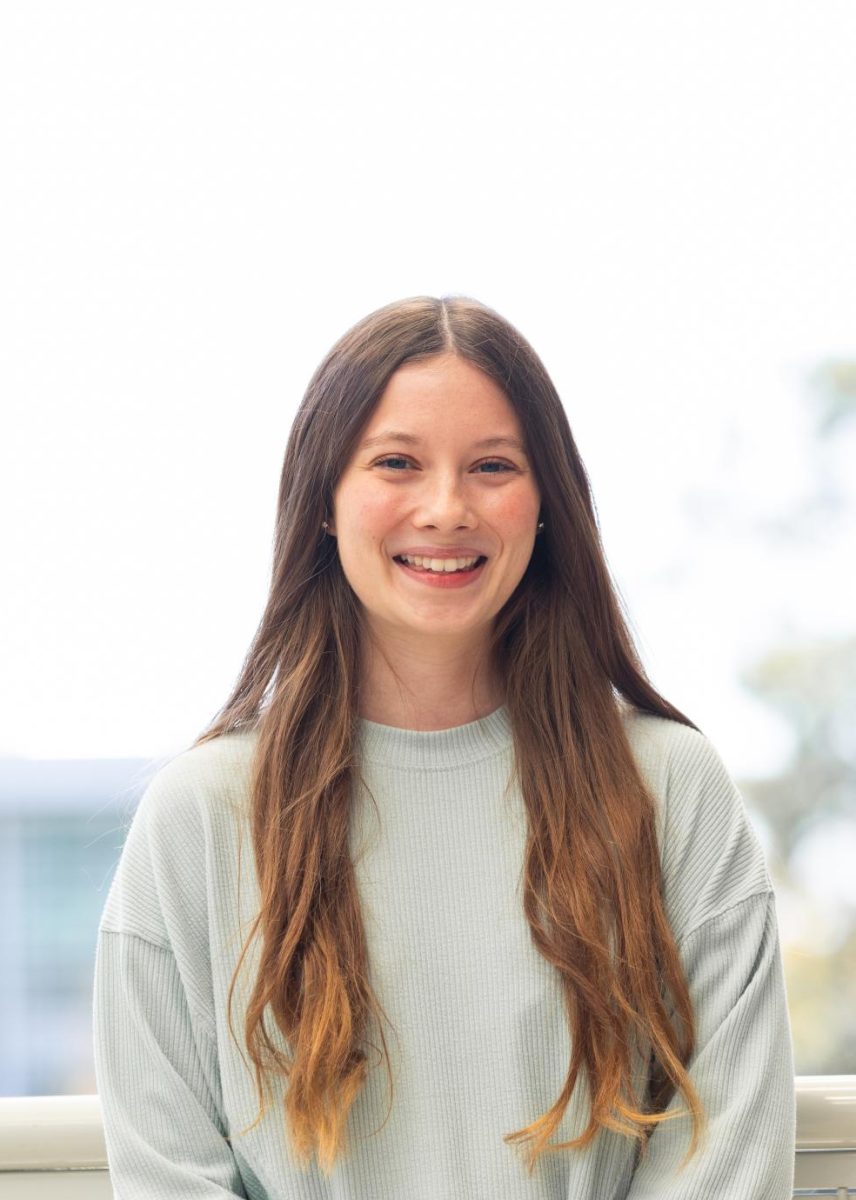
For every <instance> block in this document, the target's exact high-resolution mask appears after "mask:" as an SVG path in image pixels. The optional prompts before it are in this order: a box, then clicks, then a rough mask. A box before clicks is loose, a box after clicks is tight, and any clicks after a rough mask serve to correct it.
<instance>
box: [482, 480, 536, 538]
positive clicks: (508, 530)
mask: <svg viewBox="0 0 856 1200" xmlns="http://www.w3.org/2000/svg"><path fill="white" fill-rule="evenodd" d="M538 508H539V501H538V497H537V495H533V494H530V493H529V492H528V491H527V492H512V491H511V489H510V488H509V489H506V490H505V491H504V492H502V493H500V494H498V495H497V497H496V503H495V504H494V506H493V508H492V511H491V520H493V521H494V522H495V523H496V527H497V530H498V531H499V532H500V533H502V534H504V535H505V536H506V537H510V538H513V537H517V536H523V535H525V534H530V533H531V532H532V528H533V526H534V523H535V520H536V519H537V516H538Z"/></svg>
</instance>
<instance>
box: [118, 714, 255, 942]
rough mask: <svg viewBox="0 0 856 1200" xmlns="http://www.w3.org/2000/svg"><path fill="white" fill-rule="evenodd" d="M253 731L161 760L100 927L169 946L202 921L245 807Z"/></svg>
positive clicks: (130, 829)
mask: <svg viewBox="0 0 856 1200" xmlns="http://www.w3.org/2000/svg"><path fill="white" fill-rule="evenodd" d="M255 743H256V736H255V735H254V734H244V733H242V734H228V735H225V736H223V737H220V738H216V739H214V740H212V741H210V742H203V743H202V744H201V745H198V746H192V747H191V748H190V749H188V750H184V751H182V752H181V753H179V754H177V755H176V756H175V757H174V758H171V759H169V760H168V761H166V762H162V763H161V764H160V765H159V766H158V767H157V768H156V769H155V772H154V774H153V775H152V777H151V778H150V780H149V782H148V783H147V784H146V785H145V787H144V789H143V793H142V796H141V797H140V800H139V803H138V804H137V807H136V810H135V812H134V814H133V817H132V819H131V822H130V826H129V827H128V829H127V833H126V836H125V839H124V845H123V847H122V851H121V857H120V859H119V862H118V865H117V868H116V871H115V873H114V876H113V880H112V883H111V885H110V891H109V893H108V897H107V900H106V902H105V905H104V909H103V912H102V917H101V928H102V929H105V930H112V931H115V932H126V933H135V934H137V935H139V936H140V937H143V938H145V939H146V940H148V941H153V942H155V943H157V944H158V945H169V944H170V943H172V944H173V945H175V944H176V943H177V941H178V940H179V939H180V938H181V937H182V936H183V932H182V931H184V930H185V928H189V927H192V928H193V929H194V930H195V931H196V934H195V936H197V938H200V937H201V933H200V932H199V931H203V930H204V929H205V928H206V927H207V916H206V906H207V894H208V885H209V881H210V878H211V877H212V876H213V875H216V874H218V873H220V872H221V871H222V864H223V862H224V861H225V860H227V859H228V858H229V856H230V855H231V854H232V848H233V844H234V842H235V838H236V833H237V828H238V824H239V822H238V821H237V820H236V819H235V815H236V814H240V813H242V812H243V811H244V810H245V809H246V798H247V795H248V790H249V778H250V768H251V765H252V753H253V749H254V746H255Z"/></svg>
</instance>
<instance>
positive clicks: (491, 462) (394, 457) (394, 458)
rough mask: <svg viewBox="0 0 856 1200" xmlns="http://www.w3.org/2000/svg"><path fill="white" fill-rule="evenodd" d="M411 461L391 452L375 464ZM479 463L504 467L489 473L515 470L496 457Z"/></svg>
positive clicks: (388, 468)
mask: <svg viewBox="0 0 856 1200" xmlns="http://www.w3.org/2000/svg"><path fill="white" fill-rule="evenodd" d="M409 461H410V459H408V458H406V457H405V456H404V455H403V454H390V455H387V457H386V458H379V459H378V460H377V462H376V463H375V464H374V465H375V466H376V467H384V466H387V464H388V463H392V462H404V463H406V462H409ZM478 465H479V466H480V467H501V468H502V471H488V472H487V474H488V475H499V474H501V473H502V472H505V471H513V470H514V467H512V466H509V464H508V463H504V462H501V461H500V460H499V459H494V458H492V459H490V460H489V461H488V462H482V463H479V464H478ZM395 469H396V468H395V467H387V470H390V471H394V470H395Z"/></svg>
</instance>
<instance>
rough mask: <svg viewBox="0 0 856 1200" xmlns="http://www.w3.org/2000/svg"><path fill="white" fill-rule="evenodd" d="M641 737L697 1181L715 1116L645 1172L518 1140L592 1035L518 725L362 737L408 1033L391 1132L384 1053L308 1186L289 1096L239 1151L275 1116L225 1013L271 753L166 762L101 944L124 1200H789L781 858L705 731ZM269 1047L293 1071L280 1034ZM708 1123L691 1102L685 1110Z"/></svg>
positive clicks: (791, 1108) (580, 1116)
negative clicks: (683, 984)
mask: <svg viewBox="0 0 856 1200" xmlns="http://www.w3.org/2000/svg"><path fill="white" fill-rule="evenodd" d="M623 719H624V720H625V722H626V729H627V732H628V736H629V738H630V742H631V745H632V747H633V751H634V755H635V756H636V758H637V761H638V763H639V765H640V768H641V770H642V773H643V776H644V777H645V779H646V781H647V782H648V783H649V785H650V786H651V788H652V789H653V791H654V794H655V795H656V797H657V799H658V836H659V843H660V850H661V860H662V866H663V881H664V895H665V901H666V907H667V913H668V917H669V920H670V923H671V926H672V929H673V930H674V933H675V936H676V939H677V944H678V948H679V951H680V954H681V959H682V962H683V964H684V968H685V970H686V973H687V977H688V981H689V986H690V994H691V998H692V1002H693V1005H694V1007H695V1013H696V1020H697V1049H696V1052H695V1055H694V1057H693V1059H692V1061H691V1064H690V1074H691V1077H692V1081H693V1083H694V1085H695V1087H696V1089H697V1091H698V1093H699V1096H700V1098H701V1101H702V1103H703V1105H704V1107H705V1110H706V1113H707V1117H708V1121H709V1132H708V1137H707V1142H706V1146H705V1148H704V1150H703V1151H702V1152H699V1153H697V1154H696V1156H695V1157H694V1158H693V1159H691V1160H690V1163H689V1165H688V1166H687V1167H686V1168H685V1169H684V1171H683V1172H682V1173H680V1174H678V1173H677V1171H676V1168H677V1166H678V1165H679V1163H680V1161H681V1160H682V1158H683V1157H684V1154H685V1152H686V1150H687V1148H688V1144H689V1141H688V1139H689V1134H690V1120H689V1118H688V1117H680V1118H678V1119H676V1120H674V1121H669V1122H665V1123H663V1124H661V1125H660V1126H659V1127H658V1128H657V1130H656V1132H655V1133H654V1134H653V1136H652V1138H651V1140H650V1142H649V1147H648V1153H647V1156H646V1158H645V1159H644V1161H643V1162H642V1163H640V1164H638V1165H637V1158H636V1153H635V1149H634V1143H633V1142H632V1141H631V1140H629V1139H627V1138H625V1137H623V1136H622V1135H620V1134H615V1133H612V1132H611V1131H605V1132H601V1133H599V1134H598V1136H597V1138H596V1140H595V1141H594V1143H593V1144H592V1145H590V1146H589V1147H587V1148H586V1149H584V1150H565V1151H560V1152H559V1153H557V1154H554V1155H548V1156H542V1157H541V1158H540V1159H539V1161H538V1164H537V1165H536V1168H535V1170H534V1173H533V1174H532V1175H531V1176H530V1175H528V1174H527V1171H526V1167H525V1165H524V1162H523V1157H522V1153H521V1150H520V1149H519V1148H517V1149H516V1148H515V1147H513V1146H512V1145H509V1144H508V1143H506V1142H504V1141H503V1135H504V1134H507V1133H512V1132H513V1131H515V1130H518V1129H522V1128H523V1127H524V1126H526V1125H528V1124H529V1123H530V1122H531V1121H533V1120H534V1119H535V1118H536V1117H538V1116H541V1115H542V1114H543V1113H545V1112H546V1111H547V1110H548V1109H549V1108H550V1107H551V1106H552V1104H553V1103H554V1101H555V1100H556V1099H557V1097H558V1095H559V1093H560V1090H561V1088H562V1086H563V1083H564V1081H565V1078H566V1076H567V1072H568V1067H569V1064H570V1034H569V1032H568V1027H567V1019H566V1016H565V1010H564V1005H563V999H562V991H561V988H560V981H559V976H558V973H557V972H556V970H555V968H554V967H552V966H551V965H550V964H548V963H547V962H546V960H544V959H543V958H542V957H541V955H540V954H539V953H538V951H537V950H536V948H535V946H534V944H533V942H532V940H531V937H530V929H529V925H528V923H527V921H526V919H525V916H524V913H523V909H522V868H523V855H524V846H525V841H526V816H525V809H524V806H523V801H522V798H521V796H520V793H519V792H518V791H517V789H516V788H513V787H512V788H510V789H509V790H508V791H507V793H506V784H507V783H508V781H509V776H510V772H511V768H512V761H513V760H512V735H511V726H510V718H509V716H508V712H507V710H506V708H505V707H501V708H499V709H497V710H495V711H494V712H493V713H491V714H490V715H488V716H486V717H484V718H482V719H481V720H479V721H474V722H472V723H470V724H467V725H461V726H457V727H455V728H452V729H444V730H437V731H432V732H423V731H415V730H408V729H398V728H394V727H392V726H387V725H379V724H377V723H374V722H371V721H366V720H362V721H361V722H360V733H359V738H360V755H361V762H362V773H363V778H364V782H365V784H366V785H367V786H368V788H369V789H370V791H371V794H372V796H373V798H374V801H375V803H376V805H377V811H375V808H374V805H373V804H372V801H371V799H369V798H368V797H367V796H366V794H365V791H364V789H362V788H360V787H356V788H355V799H354V810H353V811H354V820H353V822H352V827H351V849H352V856H353V858H354V861H355V866H356V873H357V882H358V886H359V890H360V898H361V904H362V910H363V917H364V922H365V928H366V935H367V939H368V947H369V962H370V972H371V980H372V983H373V986H374V988H375V991H376V994H377V996H378V999H379V1000H380V1003H381V1005H382V1007H383V1009H384V1011H385V1012H386V1015H387V1017H388V1018H389V1021H390V1022H391V1024H392V1027H393V1030H394V1032H393V1031H391V1030H390V1028H389V1026H388V1025H385V1026H384V1034H385V1036H386V1040H387V1046H388V1048H389V1052H390V1055H391V1059H392V1064H393V1073H394V1093H393V1099H392V1108H391V1112H390V1115H389V1119H388V1120H387V1121H386V1124H385V1125H383V1122H384V1118H385V1116H386V1114H387V1105H388V1089H387V1073H386V1068H385V1065H384V1064H383V1062H382V1061H381V1060H380V1055H379V1054H375V1053H374V1052H372V1051H371V1050H370V1051H369V1062H370V1064H372V1067H371V1071H370V1074H369V1078H368V1081H367V1084H366V1086H365V1088H364V1090H363V1092H362V1093H361V1094H360V1095H359V1097H358V1099H357V1101H356V1103H355V1104H354V1107H353V1108H352V1110H351V1112H350V1115H349V1118H348V1136H349V1144H350V1147H351V1149H350V1151H349V1153H348V1154H347V1155H346V1157H345V1158H344V1159H341V1160H340V1161H339V1163H338V1164H337V1165H336V1167H335V1169H334V1172H333V1174H332V1175H331V1176H330V1178H329V1179H327V1178H325V1177H324V1175H323V1174H322V1172H321V1171H320V1168H318V1166H317V1165H316V1163H315V1161H314V1160H313V1162H312V1165H311V1166H310V1167H309V1169H308V1170H307V1171H306V1172H305V1173H304V1172H303V1171H302V1170H301V1169H300V1167H299V1166H298V1165H297V1163H296V1161H295V1159H294V1157H293V1155H292V1153H291V1151H290V1147H289V1145H288V1141H287V1138H286V1135H285V1131H284V1124H283V1115H282V1105H281V1100H282V1095H283V1087H284V1086H285V1085H284V1083H282V1082H279V1083H278V1084H277V1086H276V1088H275V1090H274V1098H275V1103H274V1105H273V1106H272V1107H271V1109H270V1110H269V1111H268V1113H267V1115H266V1116H265V1118H264V1120H263V1121H262V1122H261V1123H260V1124H259V1125H257V1126H256V1128H255V1129H254V1130H252V1132H250V1133H247V1134H245V1135H244V1136H238V1133H239V1131H240V1130H241V1129H242V1128H243V1127H244V1126H246V1125H248V1124H250V1123H251V1122H252V1121H253V1119H254V1118H255V1116H256V1114H257V1111H258V1108H257V1099H256V1092H255V1088H254V1079H253V1075H252V1072H251V1069H250V1068H251V1062H250V1059H249V1056H248V1055H247V1054H246V1051H244V1057H245V1058H246V1065H245V1063H244V1061H243V1060H242V1057H241V1055H240V1053H239V1052H238V1049H237V1047H236V1045H235V1042H234V1041H233V1040H232V1037H231V1035H230V1032H229V1029H228V1025H227V1012H226V999H227V991H228V986H229V982H230V980H231V978H232V974H233V971H234V969H235V966H236V965H237V961H238V956H239V954H240V950H241V947H242V945H243V943H244V941H245V938H246V936H247V933H248V931H249V928H250V923H251V921H252V918H253V917H254V916H255V913H256V911H257V902H258V890H257V884H256V881H255V871H254V866H253V858H252V846H251V840H250V837H249V831H248V829H247V828H246V827H245V830H244V837H243V843H242V846H241V847H240V853H239V847H238V830H239V827H240V825H241V824H242V819H241V814H242V813H245V812H246V808H247V800H248V772H249V766H250V758H251V753H252V750H253V747H254V745H255V735H254V734H251V733H247V734H231V735H229V736H226V737H223V738H220V739H218V740H217V741H214V742H209V743H206V744H204V745H202V746H197V747H194V748H192V749H190V750H187V751H185V752H184V753H182V754H180V755H179V756H178V757H176V758H175V759H173V760H172V761H171V762H169V763H167V764H166V765H165V766H163V767H161V768H160V770H159V771H158V772H157V774H156V775H155V777H154V778H153V780H152V782H151V783H150V784H149V785H148V787H147V789H146V791H145V792H144V794H143V797H142V800H141V801H140V804H139V806H138V808H137V811H136V813H135V815H134V818H133V823H132V825H131V828H130V831H129V833H128V836H127V839H126V842H125V846H124V849H123V851H122V856H121V860H120V862H119V865H118V868H117V870H116V874H115V876H114V879H113V882H112V885H111V887H110V891H109V895H108V897H107V901H106V904H105V907H104V912H103V916H102V919H101V922H100V925H99V930H98V944H97V952H96V961H95V978H94V1004H93V1024H94V1043H95V1065H96V1078H97V1083H98V1091H99V1094H100V1097H101V1103H102V1109H103V1115H104V1129H105V1137H106V1143H107V1152H108V1159H109V1165H110V1169H111V1179H112V1184H113V1189H114V1193H115V1196H116V1198H117V1200H176V1198H181V1200H195V1198H200V1200H201V1198H203V1197H204V1198H206V1200H209V1198H210V1200H214V1198H215V1197H217V1198H223V1197H231V1196H243V1197H246V1198H249V1200H322V1198H324V1200H326V1198H330V1200H333V1198H334V1197H335V1198H336V1200H387V1198H389V1200H393V1198H394V1200H524V1198H527V1200H547V1198H548V1197H549V1198H550V1200H643V1197H644V1198H645V1200H732V1198H733V1200H786V1198H789V1197H790V1196H791V1191H792V1184H793V1169H794V1150H795V1105H794V1068H793V1057H792V1048H791V1034H790V1026H789V1019H788V1013H787V1007H786V999H785V985H784V978H783V972H782V963H781V955H780V947H779V939H778V932H777V924H776V910H775V903H774V896H773V890H772V885H771V881H770V877H769V875H768V872H767V867H766V864H765V861H764V856H763V853H762V850H761V847H760V845H759V842H758V839H757V837H756V835H755V833H754V831H753V829H752V827H751V825H750V824H749V822H748V819H747V815H746V811H745V807H744V804H743V801H742V799H741V797H740V794H739V792H738V791H737V789H736V787H735V786H734V783H733V782H732V781H731V779H730V777H729V775H728V773H727V772H726V769H725V767H724V766H723V763H722V761H721V759H720V757H719V755H718V754H717V752H716V750H715V749H714V748H713V746H712V745H711V743H710V742H709V741H708V739H707V738H706V737H704V736H703V735H702V734H700V733H698V732H697V731H696V730H694V729H690V728H688V727H687V726H684V725H681V724H679V723H677V722H673V721H668V720H665V719H663V718H661V717H653V716H650V715H647V714H640V713H637V712H635V711H628V713H627V714H626V715H625V716H624V718H623ZM378 815H379V817H380V820H379V821H378ZM244 825H245V822H244ZM239 861H240V864H241V878H240V890H239V879H238V864H239ZM253 946H254V947H255V948H258V939H256V940H254V942H253ZM256 965H257V955H256V953H252V952H251V953H249V954H248V955H247V958H246V959H245V962H244V965H243V967H242V970H241V974H240V975H239V985H238V988H237V990H236V994H235V997H234V1005H233V1023H234V1029H235V1033H236V1035H237V1037H238V1038H239V1039H242V1037H243V1005H244V1003H245V1002H246V998H247V997H248V995H249V992H250V987H251V983H252V978H253V976H254V974H255V967H256ZM266 1027H267V1028H268V1032H269V1033H270V1034H271V1035H272V1037H273V1039H274V1042H275V1044H276V1045H277V1046H278V1047H279V1048H280V1049H282V1050H285V1049H286V1043H285V1042H284V1040H283V1039H282V1038H281V1036H280V1034H279V1030H278V1028H277V1027H276V1026H275V1023H274V1022H273V1021H272V1019H270V1020H266ZM375 1040H376V1044H378V1045H379V1044H380V1043H379V1040H378V1039H375ZM681 1103H682V1096H681V1095H680V1093H679V1094H678V1095H677V1096H676V1097H675V1099H674V1100H673V1102H672V1106H673V1107H680V1106H681ZM588 1114H589V1106H588V1092H587V1083H586V1082H585V1080H584V1078H582V1079H581V1081H580V1083H579V1084H578V1086H577V1089H576V1091H575V1093H574V1096H573V1097H572V1099H571V1103H570V1105H569V1106H568V1109H567V1111H566V1113H565V1116H564V1118H563V1120H562V1122H561V1124H560V1126H559V1128H558V1129H557V1131H556V1132H555V1133H554V1135H553V1137H552V1138H551V1141H552V1142H559V1141H565V1140H567V1139H568V1138H571V1137H573V1136H576V1135H577V1134H579V1133H580V1132H582V1130H583V1129H584V1127H585V1125H586V1123H587V1121H588ZM381 1125H383V1128H382V1129H381V1128H380V1127H381Z"/></svg>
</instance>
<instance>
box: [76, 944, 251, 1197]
mask: <svg viewBox="0 0 856 1200" xmlns="http://www.w3.org/2000/svg"><path fill="white" fill-rule="evenodd" d="M93 1000H94V1003H93V1025H94V1050H95V1071H96V1080H97V1085H98V1094H99V1096H100V1098H101V1108H102V1114H103V1122H104V1138H105V1143H106V1146H107V1160H108V1164H109V1167H110V1180H111V1184H112V1187H113V1195H114V1196H115V1200H174V1198H175V1197H176V1196H181V1197H186V1200H226V1197H235V1196H239V1197H246V1192H245V1191H244V1189H243V1186H242V1183H241V1176H240V1173H239V1171H238V1167H237V1164H236V1162H235V1158H234V1156H233V1154H232V1150H231V1146H230V1144H229V1142H228V1141H227V1139H226V1132H225V1130H224V1128H223V1124H222V1121H221V1117H220V1112H221V1107H222V1105H221V1099H222V1098H221V1094H220V1078H219V1069H218V1062H217V1049H216V1044H215V1041H214V1037H213V1034H211V1033H209V1032H207V1031H206V1030H205V1028H204V1026H203V1025H202V1024H201V1023H200V1022H198V1021H195V1020H194V1019H193V1017H192V1016H191V1013H190V1010H189V1008H188V1004H187V996H186V994H185V992H184V989H183V987H182V983H181V977H180V975H179V972H178V968H177V966H176V962H175V958H174V957H173V954H172V952H171V950H170V949H169V947H167V946H158V945H155V944H154V943H152V942H148V941H146V940H145V939H144V938H141V937H139V936H138V935H137V934H128V933H116V932H112V931H110V930H101V931H100V932H99V935H98V943H97V948H96V967H95V987H94V996H93Z"/></svg>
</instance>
